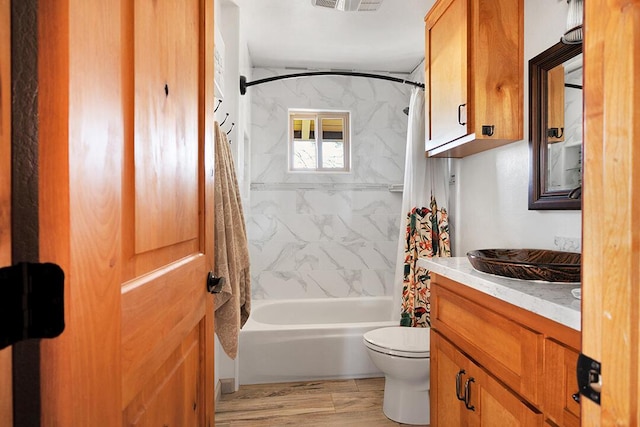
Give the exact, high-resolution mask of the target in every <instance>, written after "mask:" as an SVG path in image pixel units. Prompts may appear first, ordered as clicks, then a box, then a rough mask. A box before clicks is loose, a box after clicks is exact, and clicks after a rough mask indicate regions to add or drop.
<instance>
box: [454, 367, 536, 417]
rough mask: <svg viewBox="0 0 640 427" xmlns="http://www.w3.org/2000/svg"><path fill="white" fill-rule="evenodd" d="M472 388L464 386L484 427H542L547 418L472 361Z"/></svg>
mask: <svg viewBox="0 0 640 427" xmlns="http://www.w3.org/2000/svg"><path fill="white" fill-rule="evenodd" d="M470 364H471V366H470V367H469V375H470V379H472V380H473V382H471V383H470V384H469V387H465V389H466V390H465V391H466V393H468V394H469V395H470V398H469V401H470V406H471V407H473V408H474V410H473V412H474V413H475V414H477V417H478V423H477V424H475V423H474V424H475V425H481V426H487V427H490V426H501V427H517V426H542V425H543V423H544V416H543V415H542V413H540V412H539V411H537V410H535V409H534V408H533V407H530V406H529V405H527V404H526V403H525V402H524V401H522V400H521V399H520V398H519V397H518V396H517V395H515V394H513V393H512V392H511V391H510V390H509V389H507V388H506V387H505V386H503V385H502V384H501V383H499V382H498V381H496V380H495V379H494V378H493V377H492V376H491V375H489V374H488V373H487V372H485V371H484V370H483V369H481V368H479V367H478V366H477V365H474V364H473V362H470Z"/></svg>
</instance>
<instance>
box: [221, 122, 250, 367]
mask: <svg viewBox="0 0 640 427" xmlns="http://www.w3.org/2000/svg"><path fill="white" fill-rule="evenodd" d="M215 133H216V137H215V144H216V146H215V201H214V204H215V258H214V271H215V274H216V276H218V277H224V278H225V283H224V286H223V288H222V292H221V293H219V294H217V295H216V299H215V301H216V302H215V330H216V334H217V335H218V339H219V340H220V344H222V348H223V349H224V351H225V353H227V355H228V356H229V357H230V358H232V359H235V358H236V356H237V354H238V333H239V332H240V328H241V327H242V325H244V324H245V322H246V321H247V319H248V318H249V313H250V311H251V277H250V275H249V250H248V245H247V233H246V230H245V224H244V214H243V212H242V202H241V200H240V191H239V190H238V180H237V178H236V171H235V167H234V163H233V157H232V155H231V148H230V147H229V142H228V140H227V134H226V133H225V132H224V131H222V130H221V129H220V125H219V124H218V122H216V123H215Z"/></svg>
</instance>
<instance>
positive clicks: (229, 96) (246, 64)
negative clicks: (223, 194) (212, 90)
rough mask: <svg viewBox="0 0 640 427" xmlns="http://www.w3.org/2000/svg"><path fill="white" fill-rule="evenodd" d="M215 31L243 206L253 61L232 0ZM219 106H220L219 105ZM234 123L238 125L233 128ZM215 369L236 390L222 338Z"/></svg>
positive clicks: (222, 5) (222, 112)
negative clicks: (247, 83) (245, 90)
mask: <svg viewBox="0 0 640 427" xmlns="http://www.w3.org/2000/svg"><path fill="white" fill-rule="evenodd" d="M214 8H215V10H214V14H215V27H216V30H217V31H219V33H220V35H221V36H222V39H223V43H224V58H223V61H224V85H223V94H222V95H223V96H222V104H220V107H219V108H218V111H217V112H216V113H215V119H216V120H217V121H218V122H222V121H223V120H224V119H225V117H226V113H229V118H228V119H227V121H226V122H225V124H224V125H223V126H222V129H223V130H224V131H228V130H229V129H231V131H230V132H229V134H228V137H229V139H230V140H231V151H232V153H233V157H234V161H235V166H236V175H237V177H238V185H239V187H240V191H241V196H242V197H243V204H246V203H247V200H248V196H249V192H248V189H249V156H250V137H251V130H250V128H249V123H250V118H251V112H250V102H251V97H250V94H247V95H245V96H241V95H240V91H239V79H240V75H241V74H242V75H246V76H247V78H249V79H250V78H251V74H250V73H251V67H252V65H251V58H250V56H249V51H248V48H247V44H246V41H245V40H244V37H243V35H242V32H241V31H240V30H241V28H242V16H241V13H240V9H239V8H238V6H237V5H236V4H235V3H234V2H232V1H230V0H217V1H216V2H215V5H214ZM216 105H217V102H216ZM231 123H235V124H234V126H233V128H231ZM215 355H216V357H215V366H214V376H215V384H216V387H219V380H221V379H225V380H232V381H235V389H236V390H237V387H238V385H239V381H238V373H237V362H236V360H231V359H230V358H229V357H227V355H226V354H225V352H224V350H223V349H222V346H221V345H220V342H219V341H218V338H217V337H216V340H215Z"/></svg>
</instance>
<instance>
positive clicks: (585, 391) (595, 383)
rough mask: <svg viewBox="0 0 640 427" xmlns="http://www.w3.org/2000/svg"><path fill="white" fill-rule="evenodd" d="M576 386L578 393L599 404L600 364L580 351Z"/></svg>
mask: <svg viewBox="0 0 640 427" xmlns="http://www.w3.org/2000/svg"><path fill="white" fill-rule="evenodd" d="M576 373H577V377H578V388H579V389H580V394H581V395H582V396H584V397H586V398H587V399H590V400H593V401H594V402H596V403H597V404H598V405H599V404H600V392H601V391H602V374H601V364H600V362H598V361H597V360H593V359H592V358H590V357H589V356H585V355H584V354H582V353H580V355H579V356H578V365H577V368H576Z"/></svg>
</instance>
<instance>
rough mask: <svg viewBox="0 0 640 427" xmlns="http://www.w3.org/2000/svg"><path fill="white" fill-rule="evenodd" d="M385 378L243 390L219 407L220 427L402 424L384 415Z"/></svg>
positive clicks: (224, 398) (225, 397) (222, 400)
mask: <svg viewBox="0 0 640 427" xmlns="http://www.w3.org/2000/svg"><path fill="white" fill-rule="evenodd" d="M383 394H384V378H368V379H359V380H332V381H305V382H295V383H278V384H257V385H245V386H240V390H238V391H237V392H235V393H232V394H223V395H222V397H221V398H220V399H219V400H218V402H217V403H216V427H245V426H246V427H257V426H269V427H276V426H305V427H314V426H316V427H331V426H335V427H338V426H340V427H342V426H350V427H357V426H362V427H378V426H380V427H383V426H404V425H406V424H399V423H396V422H394V421H391V420H389V419H388V418H387V417H385V415H384V414H383V412H382V398H383Z"/></svg>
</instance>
